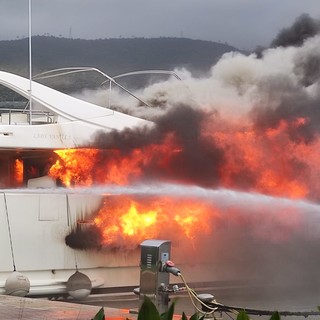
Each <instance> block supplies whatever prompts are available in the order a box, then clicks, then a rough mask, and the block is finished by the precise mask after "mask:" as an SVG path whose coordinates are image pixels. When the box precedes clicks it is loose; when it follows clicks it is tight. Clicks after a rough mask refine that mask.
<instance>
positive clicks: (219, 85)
mask: <svg viewBox="0 0 320 320" xmlns="http://www.w3.org/2000/svg"><path fill="white" fill-rule="evenodd" d="M319 59H320V36H319V22H318V21H316V20H313V19H311V18H310V17H309V16H306V15H303V16H301V17H299V18H298V19H297V20H296V22H295V24H294V25H293V26H292V27H291V28H288V29H284V30H282V31H281V32H280V33H279V35H278V36H277V38H276V39H275V40H274V41H273V42H272V47H271V48H268V49H266V50H264V51H263V52H262V53H261V55H260V56H259V57H258V56H257V55H256V54H250V55H247V56H246V55H243V54H240V53H228V54H225V55H224V56H223V57H222V58H221V59H220V61H219V62H218V63H217V64H216V65H214V66H213V67H212V69H211V70H210V72H209V73H208V74H207V75H205V76H203V77H200V78H194V77H193V76H192V75H191V74H190V73H189V72H188V71H187V70H176V72H177V73H178V74H179V76H180V77H181V78H182V79H183V80H182V82H178V81H176V80H173V79H169V80H167V81H162V82H159V83H156V84H153V85H150V86H149V87H147V88H146V89H144V90H141V91H139V92H137V93H136V94H137V95H138V96H141V97H142V98H143V99H144V100H145V101H147V102H149V103H150V104H151V105H153V107H152V108H147V107H144V106H141V105H139V104H134V103H133V102H132V100H131V98H128V97H122V95H121V94H120V92H113V98H115V97H116V98H119V99H120V98H121V99H120V101H117V103H116V108H117V110H119V111H122V112H128V113H130V114H133V115H136V116H141V115H142V114H143V115H144V116H145V117H146V118H148V119H149V120H151V121H152V122H153V124H152V125H150V126H148V127H144V128H137V129H126V130H124V131H122V132H116V131H114V132H111V133H108V134H105V133H99V135H98V136H96V137H95V138H94V141H92V145H93V146H95V147H99V148H104V149H110V150H113V149H117V150H118V152H120V154H121V156H123V157H130V156H131V155H132V153H133V151H134V150H136V149H137V148H138V149H141V150H142V154H143V155H144V157H143V159H144V161H143V162H141V176H139V177H140V178H141V180H139V181H138V182H139V183H147V184H145V185H146V186H148V188H149V189H150V190H157V191H156V192H158V193H159V192H161V190H160V189H161V188H160V189H159V188H158V187H154V185H153V184H152V183H151V182H154V181H155V180H156V181H159V180H160V181H166V182H168V181H169V182H174V183H181V184H184V183H188V184H189V190H192V192H193V193H192V194H191V195H190V194H189V196H190V197H195V198H197V199H199V198H201V196H199V194H196V195H195V190H194V189H192V188H194V187H191V185H197V186H201V187H203V188H204V189H201V190H202V191H201V193H202V194H203V193H206V195H207V197H206V198H205V199H204V198H201V200H203V201H204V202H209V203H211V204H212V203H214V205H213V207H214V208H218V209H219V212H220V213H219V214H218V215H212V218H211V219H209V220H208V221H207V224H208V225H209V226H210V227H212V229H213V231H212V232H211V234H210V235H209V236H208V235H205V234H203V233H199V234H198V235H197V236H196V237H195V244H194V246H192V244H190V243H188V242H187V241H186V239H185V238H183V237H182V236H181V237H179V235H178V234H177V233H175V232H174V231H173V232H172V233H170V234H168V233H160V234H159V236H170V237H171V238H172V239H173V241H174V255H175V256H177V260H178V261H179V259H180V258H181V260H182V259H185V258H186V257H192V259H193V260H194V259H195V257H198V256H199V257H200V258H201V260H202V261H203V260H207V261H208V262H209V265H210V270H207V271H208V278H210V277H212V279H213V278H214V279H216V278H217V277H218V278H219V277H220V278H225V277H234V278H235V279H239V277H240V278H242V277H251V278H252V277H253V278H256V279H259V280H261V279H262V280H263V281H265V282H266V283H272V282H275V283H276V282H278V281H282V282H283V283H285V284H289V283H292V282H294V281H295V280H296V279H299V280H301V282H304V283H307V284H311V283H318V280H317V279H318V278H319V277H318V266H319V262H320V252H319V245H318V242H319V236H318V234H319V233H318V223H319V211H318V206H317V205H315V204H310V203H308V202H304V204H303V205H301V203H300V202H299V201H300V200H299V201H298V200H295V199H304V200H310V201H314V202H316V203H318V202H319V200H320V196H319V194H320V183H319V181H320V180H319V177H320V170H319V168H320V166H319V165H320V163H319V160H318V158H319V156H318V154H319V151H318V150H319V146H320V137H319V130H320V129H319V128H320V126H319V123H320V111H319V110H320V109H319V106H320V94H319V92H320V91H319V86H320V67H319V65H320V63H319V62H320V61H319ZM113 104H115V103H113ZM159 145H161V146H169V147H170V148H169V149H168V150H170V152H169V151H165V152H162V153H161V152H160V153H159V150H158V149H155V150H154V149H152V148H153V147H154V146H159ZM151 147H152V148H151ZM245 147H247V149H246V148H245ZM150 150H151V153H149V152H147V151H150ZM165 150H167V149H165ZM244 150H246V151H244ZM256 150H258V156H257V158H255V157H256V154H254V153H255V152H256ZM164 155H166V156H167V157H164ZM108 157H112V154H109V155H108ZM254 159H257V160H254ZM105 160H106V159H104V158H103V157H102V158H101V159H100V161H101V163H103V162H104V161H105ZM164 163H165V165H164ZM275 173H277V176H276V175H275ZM133 182H135V183H136V182H137V181H133ZM133 186H134V188H136V187H135V185H133ZM148 188H146V189H147V190H149V189H148ZM226 189H230V190H231V189H232V190H238V191H237V192H236V191H232V192H231V191H230V190H229V191H228V192H226V194H224V192H225V190H226ZM150 190H149V191H150ZM166 190H170V189H168V187H166ZM183 190H184V192H183V193H185V194H187V195H188V193H187V191H186V190H187V189H183ZM239 190H241V191H246V192H248V193H246V194H244V193H240V192H239ZM288 190H294V192H293V191H292V192H293V193H291V194H289V193H288ZM149 191H146V190H145V189H144V191H143V192H142V194H144V193H148V192H149ZM214 192H219V197H215V194H214ZM250 192H251V193H250ZM262 194H265V195H262ZM168 195H172V196H173V197H174V196H175V197H176V198H177V199H178V200H177V201H179V199H181V196H180V194H178V195H177V194H174V192H169V193H168ZM266 195H269V196H266ZM281 197H283V198H285V197H291V198H292V200H290V201H289V200H286V199H283V198H281ZM142 199H143V197H142ZM288 201H289V202H288ZM190 248H191V249H190ZM192 248H193V249H195V248H196V249H195V250H194V251H192V250H193V249H192ZM190 250H191V251H190ZM190 252H192V254H190ZM192 259H191V260H192ZM188 262H189V263H191V264H192V261H188ZM209 280H210V279H209Z"/></svg>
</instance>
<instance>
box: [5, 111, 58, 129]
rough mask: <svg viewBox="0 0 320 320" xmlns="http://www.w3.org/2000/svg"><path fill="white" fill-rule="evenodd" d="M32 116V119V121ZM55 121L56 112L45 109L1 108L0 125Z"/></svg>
mask: <svg viewBox="0 0 320 320" xmlns="http://www.w3.org/2000/svg"><path fill="white" fill-rule="evenodd" d="M30 117H31V119H32V121H30ZM54 122H55V116H54V114H52V113H50V112H49V111H44V110H32V112H31V114H30V110H29V109H28V110H26V109H25V108H0V125H1V124H7V125H8V124H9V125H17V124H25V125H28V124H34V125H36V124H50V123H54Z"/></svg>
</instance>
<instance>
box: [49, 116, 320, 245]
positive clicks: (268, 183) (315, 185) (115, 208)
mask: <svg viewBox="0 0 320 320" xmlns="http://www.w3.org/2000/svg"><path fill="white" fill-rule="evenodd" d="M205 119H206V120H203V121H202V122H201V130H200V131H199V134H197V135H196V137H195V138H194V137H191V138H192V139H195V140H194V141H192V139H191V141H190V139H189V140H188V141H187V142H188V143H190V144H191V153H190V150H187V149H188V147H186V144H185V141H184V142H182V143H181V141H182V140H183V139H181V137H180V136H179V135H177V134H176V133H175V132H174V131H172V130H170V131H169V132H166V133H165V134H164V135H163V137H162V139H161V140H157V141H156V142H154V143H150V144H145V145H143V146H139V147H133V148H131V149H130V150H126V151H123V150H120V149H113V148H112V149H103V150H101V149H98V148H92V149H73V150H57V151H56V153H57V154H58V155H59V157H60V159H59V160H57V162H56V163H55V164H54V165H53V166H52V167H51V169H50V172H49V173H50V175H51V176H53V177H55V178H59V179H60V180H61V181H62V182H63V183H64V185H65V186H68V187H71V186H72V187H77V186H92V185H102V184H115V185H128V184H132V183H137V182H143V181H144V182H146V181H152V180H153V179H155V178H156V179H158V180H159V179H160V180H162V181H166V182H168V181H169V182H179V183H183V184H189V185H191V184H194V185H200V186H204V187H206V188H210V189H213V188H217V187H222V188H227V189H236V190H242V191H249V192H257V193H261V194H266V195H271V196H276V197H285V198H291V199H308V198H309V199H312V200H318V199H319V195H318V190H319V182H318V177H319V167H320V166H319V165H320V158H319V157H318V149H319V146H320V143H319V139H315V140H314V141H313V142H312V143H305V142H304V141H293V140H292V139H290V130H291V129H292V128H295V127H297V128H301V126H304V125H305V124H306V123H307V122H308V120H307V119H303V118H296V119H293V120H291V122H289V121H288V122H285V121H281V122H280V123H279V125H278V126H276V127H274V128H268V129H267V130H265V131H261V130H258V129H256V128H255V127H254V126H253V125H244V123H243V122H242V123H241V124H239V123H232V122H224V123H222V122H221V123H220V124H217V123H216V122H215V121H214V122H213V125H210V121H211V120H212V118H210V117H207V118H205ZM204 142H205V143H204ZM197 144H202V145H204V146H205V147H202V148H200V149H199V147H198V146H197ZM193 146H194V147H195V150H194V152H197V153H199V152H202V154H197V155H196V158H195V160H197V159H198V157H200V158H201V157H203V158H206V157H207V159H205V160H206V161H205V162H204V163H205V164H206V165H207V166H208V167H207V168H201V166H202V164H200V166H199V164H197V163H195V164H194V163H192V162H190V161H192V158H193V156H195V155H193V154H192V148H193ZM199 150H200V151H199ZM217 155H219V157H218V156H217ZM190 159H191V160H190ZM210 166H211V167H210ZM192 169H193V170H194V172H190V171H191V170H192ZM206 169H207V170H206ZM201 170H204V172H207V174H204V173H202V172H201ZM188 171H189V172H188ZM263 210H264V209H263ZM219 216H220V213H219V210H218V209H217V207H216V206H215V205H214V204H212V203H211V204H210V205H209V204H207V203H205V202H204V201H200V200H199V199H195V198H194V199H185V198H183V199H181V198H179V199H176V198H174V197H172V198H170V196H166V197H163V196H161V197H160V196H159V197H153V198H152V199H150V198H148V197H138V198H137V197H130V196H128V195H126V196H118V197H113V198H112V200H111V198H109V197H107V198H106V200H105V203H104V205H103V206H102V207H101V209H100V211H99V212H98V213H97V215H96V217H95V218H94V223H95V225H96V226H97V227H98V228H99V230H100V231H101V234H102V244H101V245H103V246H121V245H124V243H125V244H126V246H128V243H129V244H130V245H131V246H132V247H134V246H137V245H138V244H139V243H140V242H141V241H142V240H144V239H146V238H156V237H166V236H167V237H168V238H172V237H173V236H172V235H173V234H175V233H179V234H180V235H183V236H184V237H185V239H189V240H191V241H196V237H197V234H200V233H201V234H208V233H210V232H212V228H213V226H214V223H211V222H210V221H212V219H213V217H215V218H217V217H219ZM281 216H282V217H283V215H281ZM285 216H287V215H286V214H285ZM292 217H294V213H292ZM234 219H236V216H234ZM281 219H282V218H281ZM292 221H296V223H295V226H294V227H296V224H297V223H299V219H293V220H292ZM281 223H282V222H281ZM292 227H293V226H289V229H291V228H292ZM286 228H287V227H286Z"/></svg>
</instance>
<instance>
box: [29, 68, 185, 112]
mask: <svg viewBox="0 0 320 320" xmlns="http://www.w3.org/2000/svg"><path fill="white" fill-rule="evenodd" d="M89 71H96V72H98V73H100V74H101V75H102V76H104V77H105V78H107V79H106V80H105V81H103V82H102V83H101V84H100V86H102V85H104V84H105V83H107V82H110V91H111V84H112V83H113V84H115V85H116V86H118V87H119V88H120V89H122V90H124V91H125V92H127V93H128V94H129V95H131V96H132V97H134V98H135V99H137V100H138V101H140V102H141V103H142V104H144V105H145V106H147V107H151V106H150V105H149V104H148V103H147V102H145V101H144V100H142V99H141V98H139V97H138V96H136V95H135V94H134V93H133V92H131V91H130V90H128V89H127V88H125V87H124V86H122V85H121V84H120V83H118V82H117V81H116V80H115V79H118V78H122V77H126V76H132V75H140V74H167V75H171V76H174V77H175V78H177V79H178V80H181V78H180V77H179V76H178V75H177V74H176V73H175V72H173V71H166V70H141V71H133V72H127V73H122V74H119V75H116V76H114V77H110V76H109V75H108V74H106V73H104V72H103V71H101V70H100V69H98V68H93V67H69V68H59V69H54V70H49V71H45V72H42V73H39V74H37V75H35V76H34V77H33V80H38V79H48V78H53V77H58V76H63V75H68V74H74V73H79V72H89ZM109 107H110V99H109Z"/></svg>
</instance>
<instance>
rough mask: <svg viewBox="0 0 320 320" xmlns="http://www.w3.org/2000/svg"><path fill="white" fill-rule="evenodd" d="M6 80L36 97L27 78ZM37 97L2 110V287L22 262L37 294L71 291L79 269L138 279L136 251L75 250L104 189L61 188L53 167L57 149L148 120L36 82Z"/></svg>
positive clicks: (112, 281)
mask: <svg viewBox="0 0 320 320" xmlns="http://www.w3.org/2000/svg"><path fill="white" fill-rule="evenodd" d="M0 84H1V85H3V86H5V87H7V88H9V89H12V90H14V91H15V92H17V93H19V94H20V95H22V96H24V97H26V98H28V99H29V98H30V82H29V80H28V79H25V78H23V77H21V76H18V75H14V74H11V73H7V72H0ZM31 98H32V108H31V106H29V107H28V106H27V107H25V108H23V109H13V108H11V109H4V108H2V109H1V117H0V170H1V195H0V207H1V208H0V221H1V223H0V225H1V226H0V228H1V232H0V234H1V236H0V241H1V248H2V249H1V252H0V260H1V265H0V275H1V278H0V293H4V292H5V283H6V280H7V279H8V276H9V275H10V273H11V271H12V270H15V269H17V270H18V271H22V272H23V274H24V275H25V276H27V278H28V279H29V280H30V283H31V289H30V295H43V294H45V295H50V294H63V293H66V282H67V280H68V278H69V276H70V275H71V274H72V273H73V272H74V270H76V269H78V268H79V269H80V268H81V269H82V270H86V274H87V275H88V276H89V277H90V280H91V283H92V286H93V287H96V286H101V285H103V284H104V285H106V286H122V285H130V284H132V285H133V284H136V281H137V279H138V271H137V261H138V260H137V259H136V256H133V257H132V256H131V257H130V256H127V255H126V254H122V253H121V252H117V253H112V252H111V253H109V254H108V256H105V254H103V253H101V252H98V251H95V252H91V253H90V254H88V252H85V251H81V252H77V253H75V252H74V250H73V249H71V248H70V247H69V246H67V245H66V243H65V241H66V240H65V238H66V236H67V235H68V234H69V233H70V232H71V231H72V229H74V228H80V229H83V228H89V227H90V222H88V223H85V222H84V220H85V219H86V218H87V217H88V216H90V215H92V214H93V213H94V212H95V211H96V210H97V209H98V208H99V206H100V204H101V201H102V195H101V194H98V195H97V194H96V195H93V194H86V193H82V194H81V192H74V191H72V190H71V191H70V190H67V189H64V188H62V189H61V188H59V186H61V184H60V185H59V183H58V184H57V180H58V179H57V177H55V176H54V175H53V174H51V175H50V174H49V170H50V168H51V167H52V166H54V165H56V166H57V159H58V158H59V157H57V154H56V153H55V152H54V151H56V150H60V152H67V151H68V150H70V149H71V148H84V147H86V146H87V145H88V143H89V141H90V140H91V139H92V137H93V136H94V134H96V133H97V132H99V131H104V132H110V131H112V130H121V129H124V128H130V127H134V126H141V125H147V124H148V122H147V121H145V120H142V119H139V118H136V117H132V116H129V115H126V114H122V113H119V112H116V111H113V110H111V109H107V108H103V107H99V106H97V105H94V104H91V103H88V102H84V101H82V100H79V99H76V98H74V97H71V96H68V95H66V94H63V93H61V92H58V91H56V90H54V89H51V88H49V87H47V86H44V85H41V84H39V83H36V82H32V97H31ZM79 150H81V149H79ZM56 170H57V169H56ZM119 266H121V267H122V268H118V267H119ZM106 273H107V274H108V276H107V278H108V279H107V280H106Z"/></svg>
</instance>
